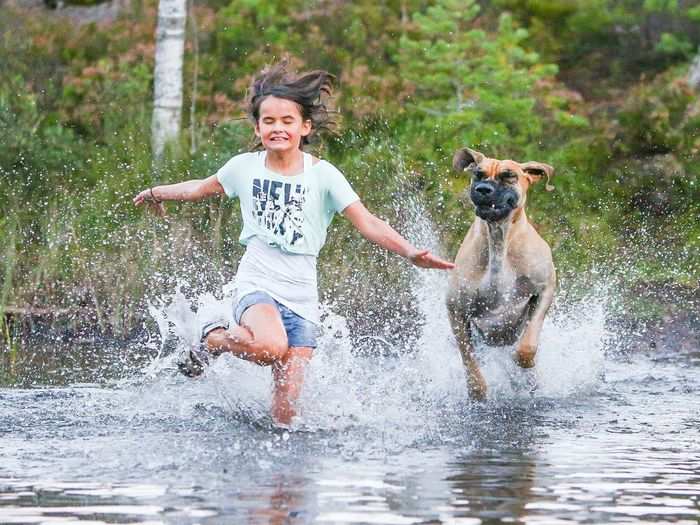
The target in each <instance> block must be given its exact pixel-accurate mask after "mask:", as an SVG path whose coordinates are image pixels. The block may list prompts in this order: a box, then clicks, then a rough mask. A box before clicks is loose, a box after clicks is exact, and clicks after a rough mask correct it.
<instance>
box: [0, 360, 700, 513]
mask: <svg viewBox="0 0 700 525" xmlns="http://www.w3.org/2000/svg"><path fill="white" fill-rule="evenodd" d="M666 357H667V358H666V359H662V360H659V359H651V358H649V357H646V356H638V357H636V358H634V359H633V360H629V359H608V360H607V361H606V381H605V382H604V383H600V384H599V385H598V389H597V391H595V392H590V391H589V392H587V393H583V394H577V395H570V396H566V397H563V398H551V397H537V396H529V397H518V396H516V397H512V398H507V399H500V400H495V401H492V402H489V403H487V404H485V405H483V406H474V405H472V404H469V403H467V404H465V405H464V406H462V407H461V408H455V407H450V412H449V413H447V412H444V411H441V410H440V406H438V405H437V404H436V405H434V406H433V413H432V414H430V416H429V417H424V418H423V419H421V420H420V421H405V422H404V423H403V424H401V423H398V422H397V421H396V420H392V419H391V418H388V421H389V423H387V424H386V425H380V424H379V421H378V420H377V421H375V422H374V424H369V423H368V422H367V421H369V420H364V422H363V420H362V418H360V417H357V416H356V415H353V414H346V415H339V416H338V417H337V418H336V422H337V424H338V426H337V427H336V428H325V429H315V430H313V431H298V432H282V431H278V430H274V429H272V428H270V427H268V426H267V424H266V420H265V419H264V416H263V415H262V413H261V415H260V416H259V417H258V419H257V420H255V419H251V415H250V414H251V413H255V411H252V412H250V413H249V414H248V415H242V414H241V413H232V412H231V411H230V408H228V407H227V406H226V405H224V404H223V402H222V401H221V398H220V396H219V397H217V393H216V391H215V389H214V388H213V387H212V385H210V384H208V383H207V380H206V379H205V380H204V381H202V382H201V383H200V384H199V385H198V386H197V387H194V386H192V384H191V382H185V381H182V380H180V378H176V377H170V376H168V377H167V379H162V378H161V379H158V380H155V381H151V382H148V383H140V384H134V383H133V382H132V383H116V384H112V385H108V386H98V385H70V386H67V387H63V388H57V387H48V388H42V389H29V390H23V389H4V390H0V435H1V439H0V453H1V454H2V462H1V463H0V523H62V522H70V521H75V520H79V521H80V522H81V523H251V524H258V523H260V524H262V523H280V524H283V523H284V524H287V523H387V524H393V523H397V524H403V523H536V522H541V523H558V522H561V523H564V522H566V523H571V522H590V523H604V522H613V521H622V522H638V523H652V522H653V523H663V522H668V523H670V522H674V523H698V520H700V430H699V428H700V410H699V409H700V401H699V398H698V393H699V392H700V381H699V380H698V375H697V362H694V361H693V360H692V359H688V356H684V355H668V356H666ZM222 366H223V365H222ZM227 395H231V397H233V395H232V394H231V393H230V392H228V393H227ZM234 403H241V401H240V400H234ZM390 405H391V403H390ZM371 410H372V408H371V407H370V411H371ZM263 412H264V411H263ZM410 413H413V414H414V415H416V416H417V415H421V416H425V407H423V408H422V409H421V410H420V411H418V410H417V409H415V408H414V409H410V410H408V411H407V412H404V415H408V414H410ZM253 417H255V416H253ZM324 417H325V416H324Z"/></svg>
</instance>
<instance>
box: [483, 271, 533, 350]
mask: <svg viewBox="0 0 700 525" xmlns="http://www.w3.org/2000/svg"><path fill="white" fill-rule="evenodd" d="M475 291H476V294H475V297H473V302H472V309H471V310H472V312H471V314H472V315H471V320H472V321H473V322H474V323H475V324H476V326H477V327H478V328H479V330H480V331H481V332H482V333H483V334H484V335H485V336H486V337H487V339H491V338H495V339H499V340H501V339H503V338H505V339H510V338H511V337H513V336H514V335H515V333H517V332H518V331H519V329H520V327H521V326H522V324H523V322H524V320H525V319H526V318H527V309H528V304H529V302H530V300H531V299H532V297H533V295H534V294H535V289H534V286H533V284H532V282H531V280H530V279H529V278H527V277H524V276H517V275H515V273H514V272H513V271H512V270H510V269H508V268H503V269H502V270H501V271H500V272H486V273H485V274H484V275H483V278H482V279H481V281H480V283H479V286H478V288H477V290H475ZM504 342H506V341H504Z"/></svg>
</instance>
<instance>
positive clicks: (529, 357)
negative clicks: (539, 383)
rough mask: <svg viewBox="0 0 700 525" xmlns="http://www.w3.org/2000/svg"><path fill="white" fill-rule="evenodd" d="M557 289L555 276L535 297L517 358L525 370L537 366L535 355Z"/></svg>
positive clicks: (519, 344)
mask: <svg viewBox="0 0 700 525" xmlns="http://www.w3.org/2000/svg"><path fill="white" fill-rule="evenodd" d="M555 288H556V278H555V276H554V274H552V277H551V278H550V280H549V282H548V283H547V285H546V286H545V289H544V290H542V292H541V293H540V294H539V295H538V296H536V297H535V299H534V301H533V302H532V304H531V305H530V310H529V316H528V317H529V320H528V323H527V326H526V327H525V332H523V335H522V337H521V338H520V342H519V343H518V349H517V351H516V354H515V357H516V361H517V362H518V364H519V365H520V366H521V367H523V368H532V367H533V366H535V355H536V354H537V347H538V345H539V341H540V332H541V331H542V325H543V324H544V317H545V315H547V311H548V310H549V307H550V306H551V304H552V300H553V299H554V289H555Z"/></svg>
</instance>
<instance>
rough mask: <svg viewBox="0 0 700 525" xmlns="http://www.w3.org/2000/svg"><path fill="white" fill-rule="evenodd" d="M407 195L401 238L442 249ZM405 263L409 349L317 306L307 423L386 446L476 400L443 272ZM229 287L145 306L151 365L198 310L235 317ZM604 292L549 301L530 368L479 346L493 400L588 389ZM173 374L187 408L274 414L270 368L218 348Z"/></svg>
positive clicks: (181, 345) (190, 330)
mask: <svg viewBox="0 0 700 525" xmlns="http://www.w3.org/2000/svg"><path fill="white" fill-rule="evenodd" d="M405 202H406V206H407V208H408V210H409V214H408V215H409V217H410V220H409V221H407V223H408V224H409V226H408V228H407V229H405V230H404V232H405V234H406V235H407V237H409V239H410V240H411V241H412V242H413V243H414V244H416V245H417V246H421V247H425V248H428V249H430V250H431V251H433V252H435V253H441V251H442V250H441V247H440V246H439V245H438V243H437V242H436V239H437V235H436V234H435V228H434V226H433V225H432V224H431V222H430V220H429V219H428V214H427V212H426V210H425V209H424V208H423V206H422V204H421V202H420V201H419V199H417V198H409V199H407V200H406V201H405ZM410 271H412V272H413V274H412V288H413V289H412V292H413V294H414V296H415V298H416V301H417V304H416V307H417V310H418V312H419V314H420V316H421V317H422V319H423V320H424V322H423V323H422V324H421V325H420V326H411V327H408V326H407V327H406V329H407V330H420V337H419V338H418V342H417V344H416V345H415V348H412V349H406V348H397V347H392V346H391V344H390V343H388V342H387V341H385V340H384V339H382V338H381V337H379V336H376V337H371V338H365V340H364V341H363V340H361V339H357V338H354V337H353V334H351V333H350V330H349V329H348V323H347V322H346V320H345V319H344V318H342V317H341V316H339V315H337V314H336V313H334V312H333V311H332V310H331V309H330V307H329V306H328V305H322V310H323V316H322V317H323V334H322V336H321V338H320V341H319V347H318V349H317V350H316V352H315V355H314V359H313V360H312V362H311V364H310V365H309V368H308V371H307V378H306V383H305V387H304V391H303V394H302V396H301V399H300V402H301V404H302V407H303V410H304V415H303V417H302V418H301V421H300V423H301V425H302V426H304V427H306V428H320V429H335V430H338V429H350V428H360V429H363V431H364V432H369V433H375V434H376V435H377V436H379V437H380V438H381V439H385V437H386V435H387V434H390V435H391V436H392V443H393V445H396V446H404V445H407V444H408V443H410V442H413V441H414V440H415V439H420V438H421V436H424V435H425V433H426V432H431V431H432V430H431V428H435V426H438V427H439V426H440V425H445V424H446V425H449V423H450V421H451V420H453V419H454V418H456V417H461V416H460V415H464V414H465V409H466V410H467V412H468V410H469V409H470V407H473V406H474V403H473V402H472V401H471V400H470V399H469V397H468V394H467V390H466V379H465V374H464V371H463V366H462V363H461V359H460V357H459V353H458V350H457V346H456V342H455V340H454V337H453V335H452V331H451V329H450V325H449V321H448V317H447V309H446V306H445V301H444V298H445V296H446V291H447V274H445V273H444V272H439V271H431V270H418V269H414V270H410ZM234 294H235V284H234V283H231V284H229V285H227V287H226V288H225V290H224V293H223V298H220V299H217V298H216V297H214V296H213V295H211V294H205V295H202V296H200V297H198V298H197V299H196V300H194V301H188V300H187V299H186V298H185V296H184V294H182V293H181V292H176V293H175V294H174V295H173V296H172V297H171V298H169V299H168V300H167V301H164V302H163V304H162V305H152V306H151V308H150V312H151V315H152V316H153V317H154V319H155V320H156V322H157V324H158V327H159V330H160V332H161V336H162V337H163V340H164V342H165V343H164V351H163V354H164V356H163V357H162V358H161V359H159V360H158V364H157V365H154V366H156V367H157V368H158V367H160V369H162V368H163V367H170V368H172V364H173V360H174V359H175V354H178V353H179V352H181V351H182V350H183V349H186V348H188V347H189V346H191V345H194V344H197V342H198V340H199V327H200V326H201V323H202V319H204V318H210V317H211V316H212V315H220V316H226V317H227V318H229V319H230V315H231V314H230V312H231V304H232V301H233V296H234ZM607 297H608V294H607V292H606V291H605V290H594V291H592V292H591V294H590V295H589V296H588V297H586V298H584V299H583V300H580V301H579V302H578V303H576V304H567V305H566V308H555V309H553V311H552V313H551V315H550V316H549V317H548V319H547V321H546V322H545V325H544V329H543V333H542V337H541V344H540V350H539V352H538V356H537V366H536V367H535V369H534V370H522V369H520V368H519V367H518V366H517V365H516V364H515V363H514V360H513V357H512V352H513V349H512V348H481V349H479V350H478V354H477V357H478V359H479V362H480V364H481V366H482V371H483V373H484V376H485V379H486V381H487V383H488V385H489V396H490V400H491V401H490V403H495V404H504V403H505V404H509V403H510V404H512V403H516V402H518V401H521V400H523V399H525V400H537V399H550V398H557V399H561V398H566V397H567V396H571V395H575V394H578V393H585V392H590V391H592V390H594V389H595V388H596V385H598V384H599V381H600V379H601V375H602V372H603V368H604V346H605V341H606V340H607V338H608V337H609V334H608V333H607V330H606V327H605V317H606V314H605V312H606V304H607ZM560 300H561V299H560ZM380 328H381V327H380ZM378 333H382V331H381V329H380V330H378ZM368 339H370V340H371V341H368ZM173 341H176V344H173ZM367 342H371V343H373V344H372V345H368V344H365V343H367ZM168 346H170V347H172V348H168ZM173 350H176V351H173ZM165 354H167V355H165ZM152 371H153V370H151V372H152ZM179 381H180V382H179V383H178V388H180V389H181V391H180V394H179V395H177V398H178V399H180V400H181V401H180V403H183V401H182V400H183V399H186V400H187V401H186V402H184V403H186V404H188V406H189V407H190V408H191V409H194V408H195V407H196V406H199V405H201V404H219V405H220V406H221V407H222V408H223V409H224V410H228V411H231V413H232V415H233V416H234V417H238V418H242V419H246V420H248V421H249V422H253V423H265V422H266V421H269V417H268V416H267V407H269V404H270V390H271V379H270V372H269V370H268V369H266V368H262V367H259V366H256V365H254V364H251V363H248V362H245V361H242V360H240V359H237V358H234V357H231V356H227V355H225V356H222V357H220V358H218V359H217V360H216V361H215V362H214V364H213V365H212V366H211V367H210V368H209V370H208V371H207V373H206V374H205V376H204V377H203V378H202V379H200V380H198V381H188V380H184V379H183V380H179ZM168 388H171V386H169V387H168ZM171 397H172V396H171ZM180 409H182V404H181V405H180ZM426 422H431V423H433V426H432V427H431V425H428V424H426Z"/></svg>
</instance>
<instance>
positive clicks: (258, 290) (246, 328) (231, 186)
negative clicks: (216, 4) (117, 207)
mask: <svg viewBox="0 0 700 525" xmlns="http://www.w3.org/2000/svg"><path fill="white" fill-rule="evenodd" d="M332 80H333V77H332V76H331V75H330V74H329V73H327V72H325V71H314V72H310V73H306V74H302V75H294V74H292V73H291V72H289V71H288V70H287V67H286V64H285V63H281V64H278V65H276V66H273V67H271V68H269V69H267V70H265V71H263V72H262V73H260V75H259V76H258V77H257V78H256V79H255V80H254V82H253V84H252V86H251V89H250V95H249V101H248V116H249V117H250V119H251V121H252V122H253V124H254V127H255V135H256V137H257V139H258V145H260V146H262V151H256V152H251V153H243V154H241V155H236V156H235V157H233V158H232V159H231V160H229V161H228V162H227V163H226V164H224V166H223V167H222V168H221V169H219V171H218V172H217V173H216V174H215V175H212V176H211V177H208V178H206V179H202V180H191V181H187V182H181V183H179V184H170V185H164V186H155V187H153V188H150V189H147V190H144V191H142V192H141V193H139V194H138V195H137V196H136V197H135V198H134V204H136V205H137V206H139V205H142V204H147V205H148V206H149V207H150V208H152V209H153V210H154V211H155V212H157V213H158V214H161V215H162V214H163V213H164V212H165V210H164V208H163V204H162V202H163V201H199V200H202V199H205V198H207V197H212V196H214V195H220V194H222V193H225V194H226V195H227V196H228V197H229V198H234V197H238V198H239V199H240V207H241V213H242V215H243V230H242V231H241V234H240V239H239V240H240V242H241V244H243V245H245V246H246V251H245V254H244V255H243V257H242V259H241V261H240V263H239V266H238V271H237V274H236V285H237V290H236V294H237V304H235V305H234V310H233V314H234V315H233V317H234V320H235V322H236V324H234V325H232V326H228V325H227V323H226V322H224V321H218V320H217V321H212V322H211V323H208V324H207V325H206V326H205V327H204V328H203V331H202V341H203V342H204V345H203V346H202V348H201V349H195V350H192V351H190V352H189V357H188V360H187V362H186V363H182V365H181V369H182V370H183V372H184V373H186V374H187V375H190V376H194V375H199V374H200V373H202V371H203V369H204V365H206V364H207V363H208V362H209V355H218V354H221V353H223V352H230V353H232V354H234V355H235V356H237V357H240V358H242V359H247V360H249V361H253V362H255V363H258V364H260V365H270V366H271V367H272V374H273V384H274V387H273V396H272V409H271V412H272V418H273V420H274V421H275V423H276V424H279V425H282V426H286V425H289V424H290V423H291V420H292V418H293V417H294V416H295V415H296V406H295V404H296V403H295V402H296V400H297V399H298V397H299V394H300V391H301V387H302V383H303V379H304V368H305V367H306V365H307V363H308V362H309V360H310V359H311V356H312V354H313V349H314V348H316V338H317V325H318V324H319V313H318V293H317V285H316V258H317V256H318V253H319V250H320V249H321V247H322V246H323V244H324V243H325V240H326V230H327V228H328V225H329V224H330V222H331V219H332V218H333V215H334V214H335V213H342V214H343V215H345V217H347V218H348V219H349V220H350V222H352V224H353V225H354V226H355V227H356V228H357V229H358V230H359V232H360V233H361V234H362V235H363V236H364V237H365V238H367V239H369V240H370V241H372V242H375V243H377V244H378V245H380V246H382V247H384V248H385V249H387V250H389V251H392V252H394V253H397V254H399V255H401V256H403V257H406V258H407V259H409V260H410V261H411V262H412V263H413V264H415V265H416V266H420V267H422V268H437V269H450V268H453V267H454V265H453V264H452V263H449V262H447V261H444V260H442V259H440V258H438V257H436V256H434V255H433V254H431V253H430V252H429V251H427V250H418V249H416V248H415V247H414V246H413V245H411V243H409V242H408V241H407V240H406V239H404V238H403V237H402V236H401V235H399V234H398V233H397V232H396V231H395V230H394V229H393V228H391V226H389V225H388V224H387V223H386V222H384V221H382V220H381V219H379V218H377V217H375V216H374V215H373V214H371V213H370V212H369V211H367V209H366V208H365V207H364V205H363V204H362V202H360V199H359V197H358V196H357V194H356V193H355V192H354V191H353V189H352V188H351V187H350V184H348V182H347V180H346V179H345V177H344V176H343V174H342V173H341V172H340V171H338V170H337V169H336V168H335V167H334V166H333V165H332V164H330V163H328V162H326V161H324V160H319V159H318V158H316V157H313V156H311V155H309V154H308V153H305V152H304V149H303V147H304V145H306V144H308V143H309V139H310V137H311V136H312V135H313V134H315V133H318V132H319V131H321V130H323V129H324V128H327V127H328V125H329V124H331V122H330V121H329V115H328V109H327V107H326V105H325V103H324V101H323V99H322V97H323V96H330V95H331V91H332Z"/></svg>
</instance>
